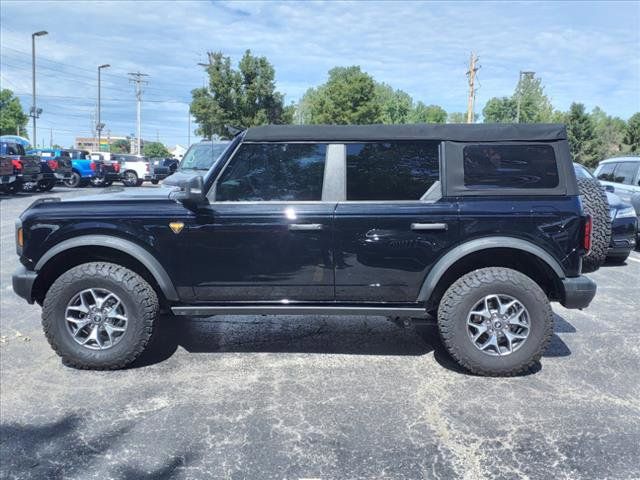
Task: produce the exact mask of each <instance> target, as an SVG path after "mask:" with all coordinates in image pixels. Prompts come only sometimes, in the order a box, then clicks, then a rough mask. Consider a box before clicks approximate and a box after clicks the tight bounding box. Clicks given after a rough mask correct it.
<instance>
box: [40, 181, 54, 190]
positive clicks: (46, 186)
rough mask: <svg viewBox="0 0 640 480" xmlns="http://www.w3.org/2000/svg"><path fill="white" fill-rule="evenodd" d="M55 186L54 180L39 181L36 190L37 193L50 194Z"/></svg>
mask: <svg viewBox="0 0 640 480" xmlns="http://www.w3.org/2000/svg"><path fill="white" fill-rule="evenodd" d="M55 186H56V181H55V180H47V181H44V180H41V181H40V182H38V188H37V190H38V191H39V192H50V191H51V190H53V187H55Z"/></svg>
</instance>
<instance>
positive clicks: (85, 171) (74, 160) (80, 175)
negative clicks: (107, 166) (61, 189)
mask: <svg viewBox="0 0 640 480" xmlns="http://www.w3.org/2000/svg"><path fill="white" fill-rule="evenodd" d="M63 151H64V152H66V153H68V154H69V157H71V168H72V172H71V176H70V178H69V180H66V181H65V182H64V183H65V185H66V186H67V187H72V188H77V187H85V186H87V185H88V184H89V183H90V182H91V179H92V178H93V177H95V175H96V164H95V163H94V162H93V161H92V160H91V156H90V154H89V151H87V150H77V149H65V150H63Z"/></svg>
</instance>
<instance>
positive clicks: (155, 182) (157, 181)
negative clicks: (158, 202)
mask: <svg viewBox="0 0 640 480" xmlns="http://www.w3.org/2000/svg"><path fill="white" fill-rule="evenodd" d="M159 182H160V180H151V183H152V184H153V185H157V184H158V183H159Z"/></svg>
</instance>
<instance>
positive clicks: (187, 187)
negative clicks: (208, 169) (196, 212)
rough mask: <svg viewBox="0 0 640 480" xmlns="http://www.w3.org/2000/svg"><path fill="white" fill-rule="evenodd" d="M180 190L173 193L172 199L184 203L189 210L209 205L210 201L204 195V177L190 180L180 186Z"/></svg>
mask: <svg viewBox="0 0 640 480" xmlns="http://www.w3.org/2000/svg"><path fill="white" fill-rule="evenodd" d="M178 187H179V188H180V189H179V190H176V191H174V192H171V195H170V198H171V199H172V200H175V201H176V202H180V203H182V204H183V205H184V206H185V207H187V208H196V207H198V206H200V205H207V204H208V203H209V200H207V197H206V196H205V194H204V180H203V179H202V176H200V175H198V176H197V177H191V178H188V179H186V180H184V181H182V182H180V183H179V184H178Z"/></svg>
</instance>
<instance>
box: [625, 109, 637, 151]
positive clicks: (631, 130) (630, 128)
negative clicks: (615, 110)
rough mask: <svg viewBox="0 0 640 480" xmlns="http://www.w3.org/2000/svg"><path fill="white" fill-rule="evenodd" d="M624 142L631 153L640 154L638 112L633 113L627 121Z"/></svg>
mask: <svg viewBox="0 0 640 480" xmlns="http://www.w3.org/2000/svg"><path fill="white" fill-rule="evenodd" d="M624 141H625V143H626V144H627V145H629V146H630V148H631V151H632V152H640V112H638V113H634V114H633V115H632V116H631V118H630V119H629V120H628V121H627V128H626V132H625V139H624Z"/></svg>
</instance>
